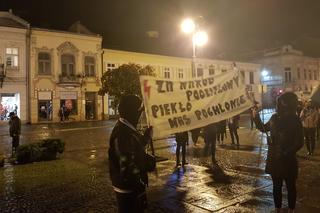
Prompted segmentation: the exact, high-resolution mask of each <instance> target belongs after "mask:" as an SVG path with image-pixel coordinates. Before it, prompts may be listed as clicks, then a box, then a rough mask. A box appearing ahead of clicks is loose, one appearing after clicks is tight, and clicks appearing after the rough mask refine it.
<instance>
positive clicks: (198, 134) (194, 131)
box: [191, 128, 201, 146]
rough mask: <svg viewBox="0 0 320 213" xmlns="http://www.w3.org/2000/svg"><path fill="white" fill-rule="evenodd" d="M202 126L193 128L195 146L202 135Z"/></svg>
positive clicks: (192, 135) (192, 134)
mask: <svg viewBox="0 0 320 213" xmlns="http://www.w3.org/2000/svg"><path fill="white" fill-rule="evenodd" d="M200 131H201V128H196V129H193V130H191V137H192V142H193V145H194V146H197V142H198V138H199V136H200Z"/></svg>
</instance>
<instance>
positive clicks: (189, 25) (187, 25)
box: [181, 18, 196, 33]
mask: <svg viewBox="0 0 320 213" xmlns="http://www.w3.org/2000/svg"><path fill="white" fill-rule="evenodd" d="M195 28H196V25H195V23H194V21H193V20H192V19H190V18H187V19H185V20H183V21H182V23H181V30H182V31H183V32H185V33H192V32H193V31H194V30H195Z"/></svg>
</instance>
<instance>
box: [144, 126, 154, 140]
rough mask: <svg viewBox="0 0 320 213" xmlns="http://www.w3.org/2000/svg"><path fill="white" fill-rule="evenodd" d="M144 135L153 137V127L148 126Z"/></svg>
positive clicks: (149, 137)
mask: <svg viewBox="0 0 320 213" xmlns="http://www.w3.org/2000/svg"><path fill="white" fill-rule="evenodd" d="M143 135H144V137H145V138H147V139H152V136H153V127H152V126H150V127H148V128H146V129H145V130H144V133H143Z"/></svg>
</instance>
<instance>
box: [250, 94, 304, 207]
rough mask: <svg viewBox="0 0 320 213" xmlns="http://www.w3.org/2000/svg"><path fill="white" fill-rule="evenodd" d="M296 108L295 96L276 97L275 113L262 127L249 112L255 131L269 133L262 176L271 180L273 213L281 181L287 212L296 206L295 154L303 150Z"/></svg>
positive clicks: (256, 114) (296, 100)
mask: <svg viewBox="0 0 320 213" xmlns="http://www.w3.org/2000/svg"><path fill="white" fill-rule="evenodd" d="M297 106H298V97H297V95H295V94H294V93H293V92H286V93H284V94H282V95H281V96H279V97H278V99H277V110H276V113H275V114H273V115H272V116H271V118H270V120H269V121H268V122H267V123H266V124H263V122H262V121H261V119H260V116H259V114H258V112H257V111H253V118H254V122H255V124H256V127H257V128H258V129H259V130H260V131H262V132H266V133H267V132H269V131H270V137H269V136H268V135H267V142H268V154H267V160H266V173H268V174H270V175H271V177H272V182H273V199H274V203H275V208H276V212H281V207H282V184H283V181H285V183H286V187H287V191H288V205H289V212H294V209H295V205H296V196H297V195H296V179H297V176H298V162H297V158H296V153H297V152H298V150H299V149H301V148H302V146H303V128H302V124H301V121H300V119H299V116H298V115H297V113H296V111H297Z"/></svg>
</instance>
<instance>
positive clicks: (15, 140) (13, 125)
mask: <svg viewBox="0 0 320 213" xmlns="http://www.w3.org/2000/svg"><path fill="white" fill-rule="evenodd" d="M9 117H10V120H9V133H10V137H12V149H11V156H14V154H15V153H16V151H17V149H18V146H19V143H20V134H21V120H20V118H19V117H18V116H17V115H16V114H15V113H14V112H10V113H9Z"/></svg>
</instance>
